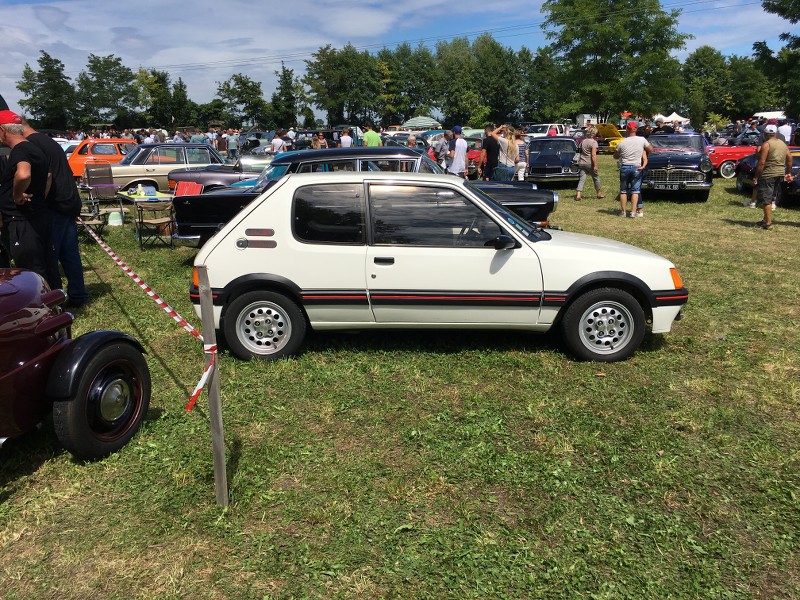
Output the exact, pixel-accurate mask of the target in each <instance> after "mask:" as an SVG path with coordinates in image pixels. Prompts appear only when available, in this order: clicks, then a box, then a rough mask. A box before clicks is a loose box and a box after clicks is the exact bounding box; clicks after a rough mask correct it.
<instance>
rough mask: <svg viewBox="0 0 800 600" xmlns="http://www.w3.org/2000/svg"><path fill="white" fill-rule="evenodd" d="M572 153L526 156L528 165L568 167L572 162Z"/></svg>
mask: <svg viewBox="0 0 800 600" xmlns="http://www.w3.org/2000/svg"><path fill="white" fill-rule="evenodd" d="M573 156H575V153H574V152H535V151H534V152H531V153H530V154H528V164H529V165H531V164H538V165H562V166H564V165H568V164H570V163H571V162H572V157H573Z"/></svg>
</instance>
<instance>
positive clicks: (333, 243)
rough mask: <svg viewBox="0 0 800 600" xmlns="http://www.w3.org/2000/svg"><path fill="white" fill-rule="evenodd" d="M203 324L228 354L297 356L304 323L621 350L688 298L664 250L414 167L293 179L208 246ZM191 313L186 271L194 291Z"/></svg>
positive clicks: (606, 356)
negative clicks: (573, 226)
mask: <svg viewBox="0 0 800 600" xmlns="http://www.w3.org/2000/svg"><path fill="white" fill-rule="evenodd" d="M195 265H207V266H208V274H209V277H210V283H211V289H212V295H213V298H214V300H213V302H214V319H215V321H216V323H215V325H216V327H217V328H218V329H219V330H220V331H221V332H222V333H223V336H224V339H225V343H226V344H227V346H228V348H229V349H230V350H231V352H232V353H233V354H234V355H236V356H237V357H239V358H243V359H246V360H248V359H251V358H258V359H263V360H276V359H280V358H283V357H286V356H291V355H293V354H296V353H298V352H299V351H301V348H302V346H303V343H304V341H305V338H306V333H307V331H308V330H310V329H314V330H317V331H322V330H336V329H344V330H353V329H380V328H384V329H398V328H408V329H420V328H435V329H484V330H485V329H498V330H503V329H516V330H525V331H538V332H545V331H548V330H550V329H557V330H558V331H559V332H560V333H561V337H562V339H563V340H564V342H565V344H566V345H567V347H568V349H569V350H570V352H571V353H572V354H573V355H575V356H576V357H578V358H579V359H582V360H595V361H603V362H610V361H618V360H624V359H625V358H627V357H629V356H630V355H631V354H633V353H634V352H635V351H636V349H637V348H638V347H639V345H640V344H641V342H642V340H643V339H644V335H645V330H646V328H647V323H648V322H650V323H651V326H652V327H651V329H652V332H653V333H666V332H668V331H669V330H670V328H671V327H672V323H673V321H674V320H675V319H677V318H679V315H680V311H681V307H682V306H683V304H685V303H686V301H687V299H688V292H687V290H686V289H685V288H684V287H683V283H682V281H681V278H680V276H679V275H678V271H677V270H676V269H675V266H674V265H673V264H672V263H671V262H670V261H668V260H667V259H665V258H662V257H660V256H657V255H655V254H652V253H650V252H647V251H645V250H641V249H639V248H635V247H633V246H629V245H627V244H623V243H621V242H617V241H611V240H604V239H602V238H597V237H592V236H587V235H581V234H577V233H568V232H564V231H557V230H552V231H551V230H547V229H542V228H538V227H534V226H532V225H531V224H530V223H528V222H527V221H525V220H523V219H522V218H521V217H520V216H519V215H518V214H516V213H514V212H511V211H509V210H507V209H506V208H504V207H503V206H502V205H500V204H498V203H497V202H496V201H495V200H494V198H493V197H491V196H489V195H487V194H485V193H484V192H483V190H482V189H480V188H478V187H477V186H475V185H474V184H473V183H470V182H467V181H464V180H463V179H461V178H457V177H447V176H444V177H443V176H439V175H434V174H421V173H419V174H418V173H386V172H354V171H349V172H348V171H340V172H338V173H335V174H322V173H309V174H304V175H297V174H293V175H289V176H287V177H284V178H283V179H281V180H280V181H277V182H276V183H275V184H274V185H273V186H272V187H271V188H270V189H269V190H268V191H267V192H266V193H265V194H263V195H261V196H260V197H259V198H258V199H256V200H255V201H254V202H253V203H252V204H250V205H248V206H247V208H245V209H244V210H242V211H241V212H239V213H238V214H237V215H235V217H234V218H233V219H232V220H231V221H230V222H228V223H227V224H226V225H225V227H224V228H222V230H221V231H220V232H219V233H218V234H217V235H215V236H214V237H213V238H212V239H211V240H209V242H208V243H207V244H205V245H204V246H203V248H202V249H201V250H200V252H199V253H198V254H197V257H196V258H195ZM189 295H190V298H191V300H192V303H193V304H194V305H195V309H196V310H197V311H198V313H199V294H198V286H197V280H196V279H195V281H194V282H193V284H192V286H191V287H190V291H189Z"/></svg>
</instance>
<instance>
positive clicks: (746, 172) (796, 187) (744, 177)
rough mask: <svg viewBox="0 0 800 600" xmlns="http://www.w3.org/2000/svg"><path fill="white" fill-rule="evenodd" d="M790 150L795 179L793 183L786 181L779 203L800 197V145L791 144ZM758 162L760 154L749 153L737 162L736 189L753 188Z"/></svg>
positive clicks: (741, 190) (748, 190)
mask: <svg viewBox="0 0 800 600" xmlns="http://www.w3.org/2000/svg"><path fill="white" fill-rule="evenodd" d="M789 151H790V152H791V153H792V175H794V178H795V179H794V181H793V182H792V183H784V184H783V186H782V189H781V194H780V196H779V197H778V203H779V204H780V203H781V200H783V202H784V203H786V202H787V201H789V200H790V199H794V200H795V201H797V199H798V197H800V147H797V146H790V147H789ZM757 164H758V154H757V153H755V152H754V153H752V154H748V155H747V156H745V157H744V158H742V159H740V160H739V162H737V163H736V189H737V190H738V191H740V192H748V193H749V192H750V190H752V189H753V172H754V171H755V170H756V165H757Z"/></svg>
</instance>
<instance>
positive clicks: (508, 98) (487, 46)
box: [472, 33, 520, 123]
mask: <svg viewBox="0 0 800 600" xmlns="http://www.w3.org/2000/svg"><path fill="white" fill-rule="evenodd" d="M472 54H473V56H474V57H475V74H474V78H475V87H476V89H477V92H478V98H479V99H480V105H481V106H486V107H489V113H488V119H489V120H490V121H492V122H494V123H506V122H508V121H510V120H512V118H513V117H514V116H515V113H516V111H517V109H518V107H519V103H520V90H519V87H518V85H517V82H518V81H519V79H518V69H519V63H518V61H517V57H516V56H515V54H514V52H513V50H511V49H510V48H504V47H503V46H501V45H500V44H499V43H498V42H496V41H495V39H494V38H493V37H492V36H491V35H490V34H488V33H484V34H483V35H480V36H478V37H477V38H476V39H475V41H474V42H473V43H472ZM476 116H477V115H473V117H476Z"/></svg>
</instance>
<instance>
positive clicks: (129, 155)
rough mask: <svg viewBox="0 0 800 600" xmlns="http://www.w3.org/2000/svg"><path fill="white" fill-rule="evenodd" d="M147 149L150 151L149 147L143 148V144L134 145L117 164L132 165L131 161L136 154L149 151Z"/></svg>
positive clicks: (134, 158)
mask: <svg viewBox="0 0 800 600" xmlns="http://www.w3.org/2000/svg"><path fill="white" fill-rule="evenodd" d="M149 151H150V148H145V147H144V146H136V147H135V148H134V149H133V150H131V151H130V152H128V153H127V154H126V155H125V158H123V159H122V160H121V161H120V163H119V164H121V165H132V164H133V161H134V160H136V157H137V156H139V155H140V154H142V153H146V152H149Z"/></svg>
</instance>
